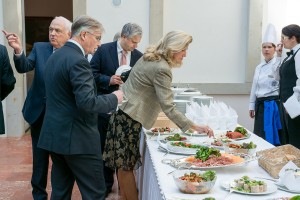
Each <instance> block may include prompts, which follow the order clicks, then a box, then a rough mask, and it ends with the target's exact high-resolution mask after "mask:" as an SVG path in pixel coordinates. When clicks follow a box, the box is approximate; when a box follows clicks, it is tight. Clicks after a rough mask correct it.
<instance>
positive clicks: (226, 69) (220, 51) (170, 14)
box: [164, 0, 249, 83]
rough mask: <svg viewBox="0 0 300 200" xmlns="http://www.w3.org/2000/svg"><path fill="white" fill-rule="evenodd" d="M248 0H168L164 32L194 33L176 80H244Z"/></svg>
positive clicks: (240, 81) (200, 81)
mask: <svg viewBox="0 0 300 200" xmlns="http://www.w3.org/2000/svg"><path fill="white" fill-rule="evenodd" d="M247 2H248V1H241V0H226V1H220V0H206V1H199V0H188V1H184V0H165V6H164V7H165V12H164V33H166V32H168V31H170V30H177V29H180V30H183V31H186V32H188V33H190V34H191V35H192V36H193V43H192V44H191V45H190V47H189V49H188V52H187V57H186V58H185V59H184V65H183V66H182V68H180V69H176V70H174V73H173V74H174V78H173V82H183V83H244V82H245V68H246V61H247V58H246V53H247V52H246V51H247V33H248V9H249V8H248V3H247Z"/></svg>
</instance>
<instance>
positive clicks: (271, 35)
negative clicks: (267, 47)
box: [262, 24, 277, 45]
mask: <svg viewBox="0 0 300 200" xmlns="http://www.w3.org/2000/svg"><path fill="white" fill-rule="evenodd" d="M266 42H268V43H273V44H274V45H276V44H277V38H276V30H275V26H274V25H273V24H268V26H267V29H266V32H265V35H264V38H263V41H262V43H266Z"/></svg>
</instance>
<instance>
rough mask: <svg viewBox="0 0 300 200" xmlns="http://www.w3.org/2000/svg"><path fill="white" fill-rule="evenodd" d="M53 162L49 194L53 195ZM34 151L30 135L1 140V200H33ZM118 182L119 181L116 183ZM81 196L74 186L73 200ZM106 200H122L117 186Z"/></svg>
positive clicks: (48, 186)
mask: <svg viewBox="0 0 300 200" xmlns="http://www.w3.org/2000/svg"><path fill="white" fill-rule="evenodd" d="M51 166H52V163H51V160H50V166H49V174H48V185H47V192H48V194H49V198H50V195H51V182H50V179H51V177H50V176H51V170H50V169H51ZM31 173H32V151H31V137H30V134H25V135H24V136H23V137H20V138H16V137H12V138H0V200H32V195H31V190H32V188H31V184H30V179H31ZM115 182H117V181H115ZM81 199H82V197H81V194H80V191H79V189H78V187H77V185H75V186H74V189H73V194H72V200H81ZM106 200H121V198H120V196H119V195H118V193H117V184H115V185H114V186H113V192H112V193H111V194H109V196H108V198H106Z"/></svg>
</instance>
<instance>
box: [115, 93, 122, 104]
mask: <svg viewBox="0 0 300 200" xmlns="http://www.w3.org/2000/svg"><path fill="white" fill-rule="evenodd" d="M112 94H115V95H116V96H117V98H118V104H120V103H122V100H123V92H122V91H121V90H116V91H114V92H112Z"/></svg>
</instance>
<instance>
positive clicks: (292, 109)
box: [283, 94, 300, 119]
mask: <svg viewBox="0 0 300 200" xmlns="http://www.w3.org/2000/svg"><path fill="white" fill-rule="evenodd" d="M283 105H284V107H285V109H286V110H287V112H288V113H289V115H290V116H291V118H292V119H294V118H295V117H297V116H299V115H300V102H299V101H298V98H297V96H296V94H293V95H292V96H291V97H290V98H289V99H288V100H287V101H286V102H285V103H283Z"/></svg>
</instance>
